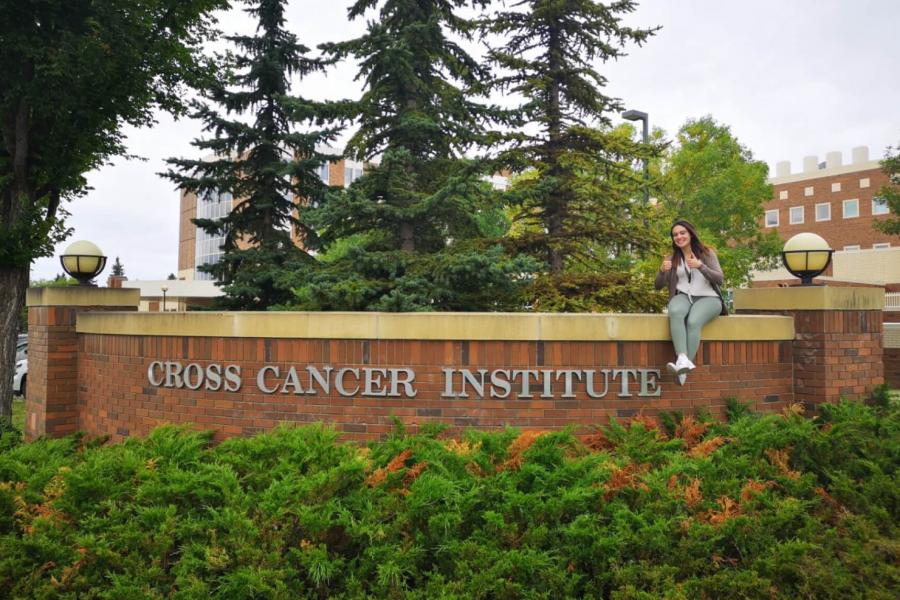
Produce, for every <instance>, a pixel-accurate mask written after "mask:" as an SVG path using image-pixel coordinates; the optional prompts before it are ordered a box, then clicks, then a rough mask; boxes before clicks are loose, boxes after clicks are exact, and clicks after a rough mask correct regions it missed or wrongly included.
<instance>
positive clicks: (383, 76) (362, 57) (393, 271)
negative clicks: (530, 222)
mask: <svg viewBox="0 0 900 600" xmlns="http://www.w3.org/2000/svg"><path fill="white" fill-rule="evenodd" d="M468 3H469V0H385V1H383V2H382V1H380V0H358V1H357V2H356V3H355V4H353V6H351V7H350V9H349V16H350V18H359V17H362V16H363V15H364V14H365V13H366V12H367V11H369V10H371V9H376V8H378V9H379V10H378V17H377V19H374V20H373V21H371V22H370V23H369V26H368V29H367V31H366V33H365V34H364V35H363V36H361V37H359V38H357V39H354V40H350V41H346V42H342V43H338V44H332V45H329V46H327V47H326V50H327V51H328V52H330V53H331V54H332V55H333V56H335V57H336V58H346V57H353V58H354V59H355V60H356V61H357V62H358V64H359V65H360V71H359V78H361V79H362V80H363V81H364V82H365V88H364V93H363V96H362V98H361V99H360V100H359V101H358V103H357V104H356V107H355V114H356V116H357V117H358V119H359V122H360V127H359V130H358V131H357V132H356V134H355V135H354V136H353V137H352V139H351V140H350V142H349V144H348V152H349V153H350V154H351V155H353V156H355V157H357V158H358V159H360V160H366V161H373V159H375V158H376V157H380V162H379V164H377V165H375V164H373V165H370V167H369V168H368V170H367V173H366V174H365V175H364V176H363V177H362V178H360V179H359V180H357V181H356V182H355V183H354V184H353V185H352V186H351V187H350V188H349V189H348V190H347V191H346V192H345V193H343V192H342V193H333V194H331V195H329V196H328V198H327V200H326V202H325V203H324V204H323V205H322V206H321V207H320V208H319V209H318V210H317V211H316V214H315V217H314V218H315V219H316V224H317V225H318V226H319V227H320V228H321V229H320V235H321V237H322V240H323V242H324V244H325V247H326V249H328V248H334V247H335V246H341V247H342V248H343V250H342V254H341V255H340V256H338V257H336V258H333V259H331V260H326V261H323V262H322V263H321V265H320V266H319V268H317V269H315V270H314V271H313V272H311V273H304V274H303V279H302V281H301V282H300V285H299V286H298V290H297V295H298V303H299V306H301V307H304V308H316V309H369V310H440V309H444V310H475V309H480V310H489V309H497V308H506V307H511V306H514V305H516V302H517V296H516V293H517V290H518V288H519V287H520V286H521V283H522V281H523V274H524V273H527V272H528V271H529V270H530V268H531V267H530V266H529V265H528V264H527V263H526V262H523V261H522V260H516V259H507V258H506V257H505V255H504V252H503V250H502V248H501V247H500V246H499V245H498V244H496V243H495V244H491V243H489V242H488V241H486V240H485V234H487V233H489V230H490V229H491V225H492V224H495V223H496V219H495V218H494V217H496V216H497V214H498V210H497V207H495V206H494V207H492V205H491V201H492V197H493V195H494V194H493V190H492V189H491V187H490V185H489V184H488V183H487V182H486V181H485V180H484V175H485V174H486V171H485V169H486V168H487V167H486V165H485V164H483V163H482V162H479V161H476V160H467V159H465V158H463V153H464V152H465V151H466V150H467V149H469V148H471V147H472V146H473V145H474V144H476V143H479V142H481V141H483V140H484V137H485V135H486V134H485V127H486V124H487V123H488V122H489V120H490V119H491V116H492V114H493V112H494V111H493V109H492V108H490V107H487V106H485V105H484V104H480V103H478V102H476V101H475V100H474V99H473V98H477V97H478V95H480V94H482V93H483V92H484V85H483V83H482V82H483V81H484V79H485V77H486V75H487V73H486V71H485V70H484V69H483V68H482V67H481V66H480V65H479V64H478V63H477V61H476V60H474V59H473V58H472V57H471V56H470V55H469V54H468V53H467V52H465V51H464V50H463V49H462V48H461V47H460V46H459V45H458V44H457V43H456V42H454V41H453V39H451V38H453V37H455V38H457V39H459V38H463V39H464V38H468V37H470V35H471V34H472V31H473V27H474V25H473V23H472V22H470V21H468V20H466V19H464V18H461V17H460V16H459V15H457V14H456V12H455V11H457V10H459V9H461V8H462V7H464V6H466V5H467V4H468ZM348 239H350V240H352V243H351V244H349V245H348V244H346V242H347V240H348Z"/></svg>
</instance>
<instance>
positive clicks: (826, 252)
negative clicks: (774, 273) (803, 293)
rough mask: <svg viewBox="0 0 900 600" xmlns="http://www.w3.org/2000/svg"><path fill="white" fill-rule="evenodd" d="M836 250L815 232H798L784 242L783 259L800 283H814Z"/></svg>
mask: <svg viewBox="0 0 900 600" xmlns="http://www.w3.org/2000/svg"><path fill="white" fill-rule="evenodd" d="M832 254H834V250H832V249H831V248H829V247H828V242H826V241H825V239H824V238H822V236H819V235H816V234H815V233H809V232H806V233H798V234H797V235H795V236H794V237H792V238H791V239H789V240H788V241H787V242H785V244H784V250H783V251H782V252H781V260H782V262H784V266H785V268H786V269H787V270H788V271H789V272H790V273H791V275H793V276H794V277H799V278H800V285H813V282H812V281H813V277H816V276H818V275H821V274H822V273H823V272H824V271H825V269H827V268H828V265H829V264H830V263H831V255H832Z"/></svg>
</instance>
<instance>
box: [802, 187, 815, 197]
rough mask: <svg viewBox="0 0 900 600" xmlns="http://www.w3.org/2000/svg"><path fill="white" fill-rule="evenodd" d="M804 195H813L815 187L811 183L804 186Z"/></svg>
mask: <svg viewBox="0 0 900 600" xmlns="http://www.w3.org/2000/svg"><path fill="white" fill-rule="evenodd" d="M803 195H804V196H812V195H813V187H812V186H811V185H810V186H807V187H805V188H803Z"/></svg>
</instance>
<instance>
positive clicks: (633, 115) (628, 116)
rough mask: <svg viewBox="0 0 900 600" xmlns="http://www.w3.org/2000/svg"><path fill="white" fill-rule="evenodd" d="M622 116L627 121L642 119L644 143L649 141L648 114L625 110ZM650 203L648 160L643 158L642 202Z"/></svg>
mask: <svg viewBox="0 0 900 600" xmlns="http://www.w3.org/2000/svg"><path fill="white" fill-rule="evenodd" d="M622 118H623V119H625V120H627V121H643V124H644V144H649V143H650V116H649V115H648V114H647V113H645V112H643V111H640V110H626V111H625V112H623V113H622ZM649 203H650V161H649V160H648V159H646V158H645V159H644V204H649Z"/></svg>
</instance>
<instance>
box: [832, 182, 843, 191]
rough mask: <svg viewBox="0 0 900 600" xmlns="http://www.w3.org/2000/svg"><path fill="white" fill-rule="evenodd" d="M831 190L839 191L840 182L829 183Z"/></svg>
mask: <svg viewBox="0 0 900 600" xmlns="http://www.w3.org/2000/svg"><path fill="white" fill-rule="evenodd" d="M831 191H832V192H839V191H841V184H840V182H838V183H832V184H831Z"/></svg>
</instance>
